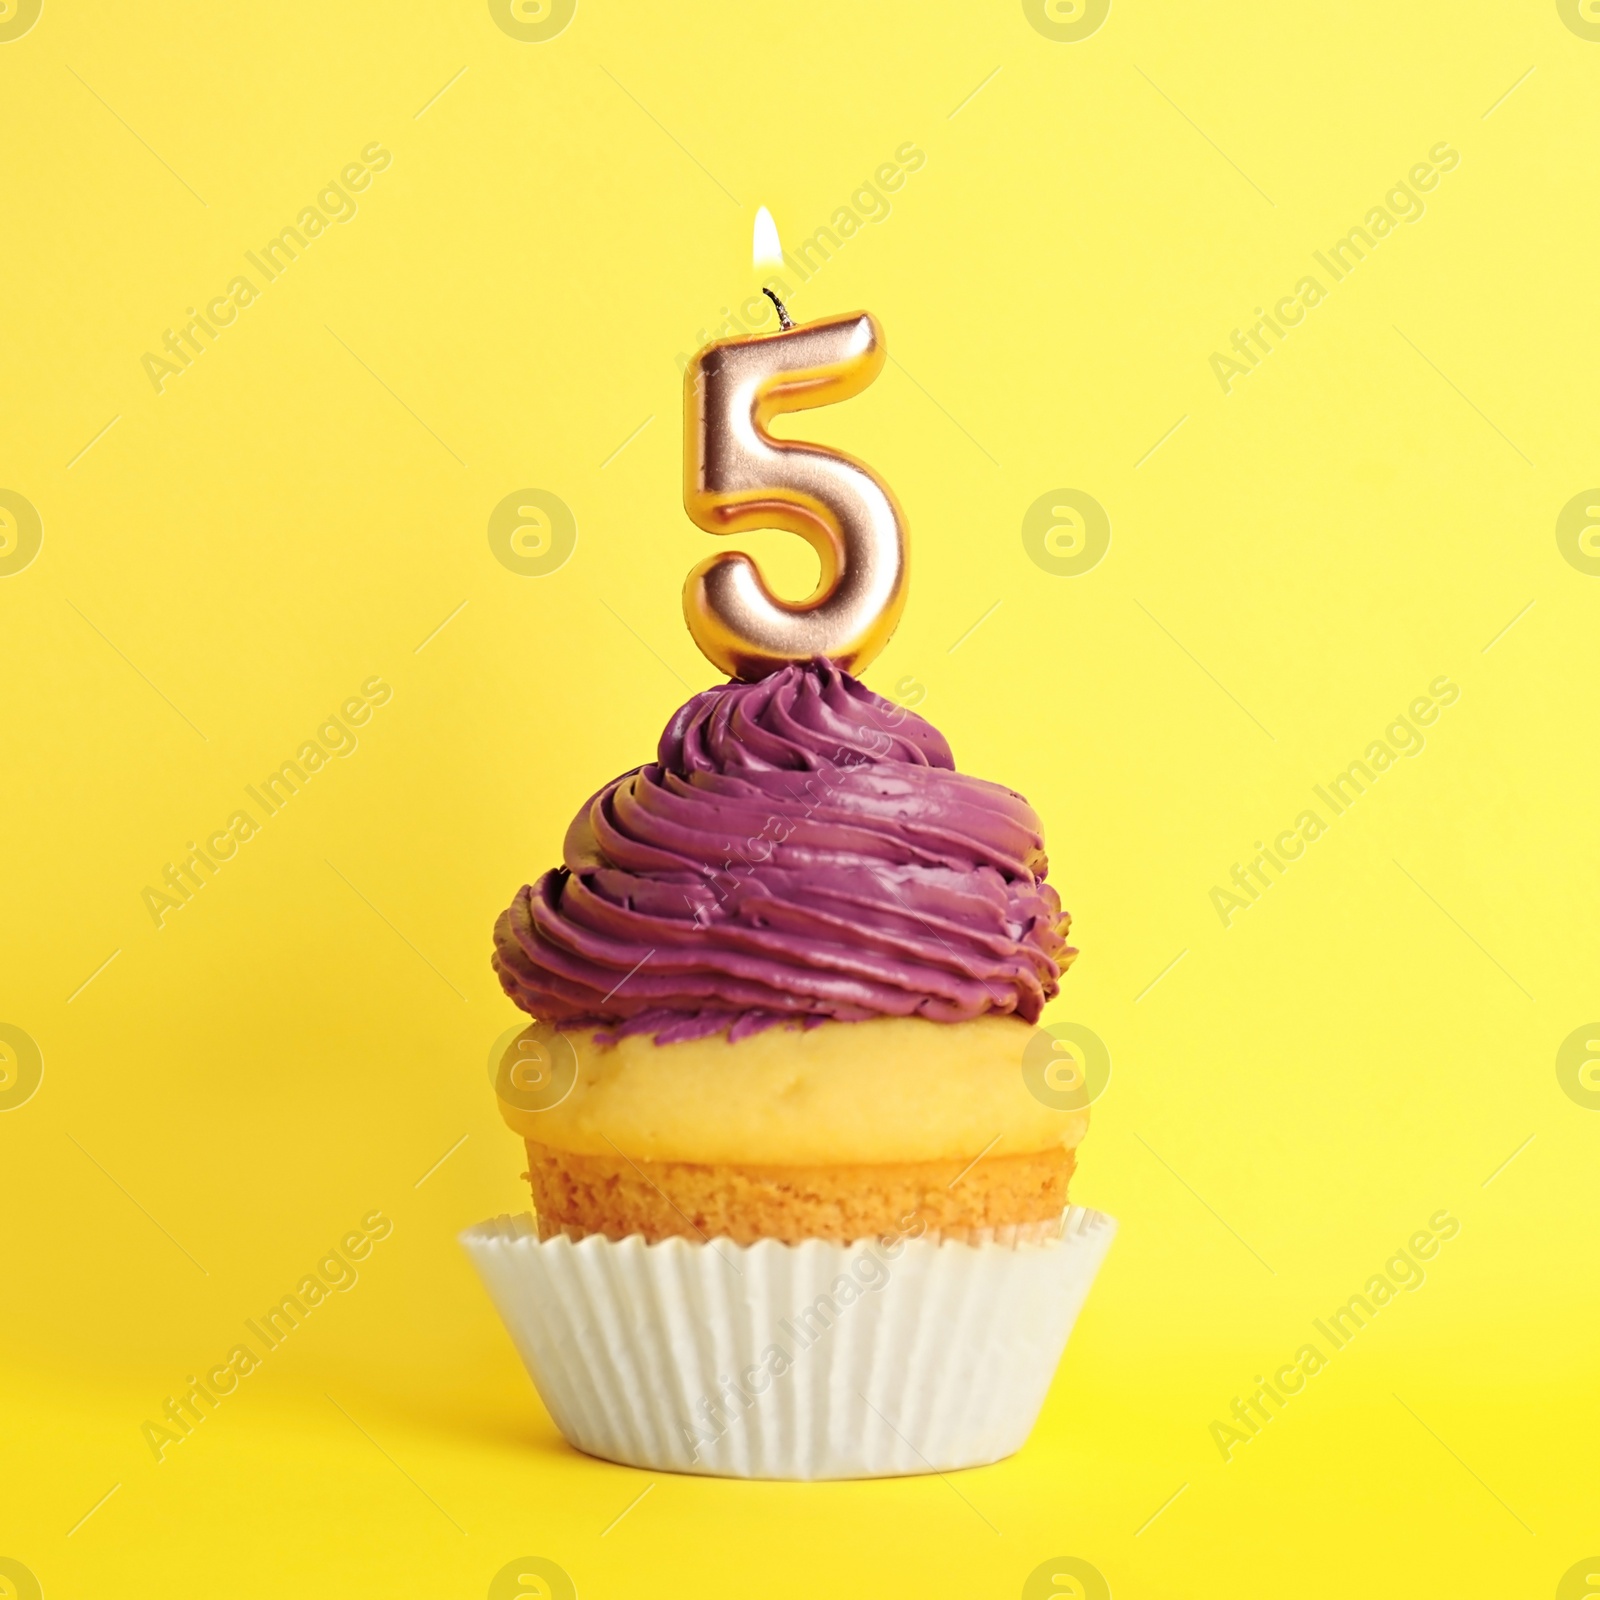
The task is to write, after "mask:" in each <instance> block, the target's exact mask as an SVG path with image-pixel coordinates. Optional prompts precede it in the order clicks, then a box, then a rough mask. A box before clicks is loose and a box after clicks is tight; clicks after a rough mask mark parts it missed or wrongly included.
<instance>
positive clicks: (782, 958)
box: [494, 661, 1077, 1043]
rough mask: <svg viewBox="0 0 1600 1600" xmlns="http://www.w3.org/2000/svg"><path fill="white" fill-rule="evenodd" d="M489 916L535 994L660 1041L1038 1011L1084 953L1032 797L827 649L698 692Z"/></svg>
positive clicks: (521, 986)
mask: <svg viewBox="0 0 1600 1600" xmlns="http://www.w3.org/2000/svg"><path fill="white" fill-rule="evenodd" d="M562 854H563V856H564V858H565V864H564V865H563V866H560V867H555V868H553V869H552V870H550V871H549V872H547V873H545V875H544V876H543V877H542V878H540V879H539V881H538V882H537V883H536V884H532V885H528V886H525V887H524V888H523V889H522V890H521V892H520V893H519V894H518V895H517V897H516V899H515V900H514V901H513V902H512V903H511V906H510V908H509V909H508V910H507V911H505V912H504V913H503V914H502V915H501V917H500V920H499V922H498V923H497V924H496V926H495V930H494V943H495V953H494V968H495V971H496V972H497V973H498V974H499V976H500V982H501V985H502V986H503V987H504V989H505V991H506V993H507V994H508V995H510V996H511V998H512V999H513V1000H515V1001H516V1003H517V1004H518V1005H519V1006H521V1007H522V1009H523V1010H524V1011H527V1012H529V1013H530V1014H532V1015H533V1016H535V1017H538V1018H539V1019H541V1020H542V1021H546V1022H553V1023H556V1024H558V1025H563V1026H568V1025H578V1024H604V1025H606V1026H607V1027H608V1029H609V1031H610V1032H612V1033H615V1034H624V1033H653V1034H654V1035H655V1036H656V1040H657V1042H658V1043H666V1042H670V1041H674V1040H680V1039H693V1038H699V1037H702V1036H704V1035H708V1034H713V1033H718V1032H721V1031H722V1030H724V1029H727V1030H728V1032H729V1037H730V1039H736V1038H738V1037H740V1036H741V1035H743V1034H746V1033H750V1032H754V1031H755V1030H756V1029H759V1028H763V1027H768V1026H770V1025H772V1024H773V1023H777V1022H783V1021H795V1020H800V1021H804V1022H807V1023H813V1022H821V1021H824V1020H827V1019H830V1018H832V1019H835V1020H838V1021H845V1022H854V1021H861V1020H863V1019H865V1018H868V1017H912V1016H914V1017H927V1018H930V1019H932V1020H933V1021H936V1022H961V1021H965V1020H966V1019H968V1018H971V1017H977V1016H981V1015H983V1014H984V1013H986V1012H995V1013H1000V1014H1006V1013H1012V1014H1015V1015H1016V1016H1018V1017H1021V1018H1023V1019H1024V1020H1025V1021H1028V1022H1033V1021H1036V1020H1037V1019H1038V1016H1039V1012H1040V1009H1041V1007H1042V1006H1043V1005H1044V1003H1045V1001H1046V1000H1048V999H1049V998H1050V997H1051V996H1052V995H1054V994H1055V993H1056V990H1057V988H1058V987H1059V980H1060V977H1061V973H1062V971H1063V970H1064V969H1065V968H1066V966H1067V965H1068V964H1069V963H1070V962H1071V960H1072V958H1073V956H1075V955H1076V954H1077V952H1076V951H1075V950H1073V949H1071V948H1070V947H1069V946H1068V944H1067V942H1066V933H1067V928H1068V925H1069V923H1070V920H1071V919H1070V918H1069V917H1068V916H1067V914H1066V913H1065V912H1063V911H1062V909H1061V901H1060V900H1059V898H1058V897H1057V895H1056V892H1055V890H1054V889H1052V888H1051V887H1050V886H1049V885H1048V884H1046V883H1045V881H1044V879H1045V873H1046V870H1047V862H1046V859H1045V854H1044V839H1043V836H1042V834H1041V832H1040V827H1039V819H1038V817H1037V816H1036V815H1035V814H1034V811H1033V808H1032V807H1031V806H1029V804H1028V803H1027V801H1026V800H1024V799H1023V798H1022V796H1021V795H1019V794H1015V793H1013V792H1012V791H1011V790H1010V789H1005V788H1002V787H1001V786H1000V785H999V784H994V783H986V782H984V781H983V780H982V779H981V778H971V777H967V776H966V775H965V774H963V773H959V772H957V771H956V770H955V761H954V758H953V757H952V756H951V754H950V747H949V745H947V744H946V743H945V741H944V738H943V736H942V735H941V734H939V733H938V732H937V730H935V729H934V728H933V727H932V726H931V725H930V724H928V723H926V722H924V721H923V720H922V718H921V717H918V716H916V715H914V714H913V713H911V712H909V711H907V710H905V709H904V708H902V707H900V706H896V705H895V704H894V703H893V702H891V701H888V700H885V699H883V698H882V697H881V696H880V695H876V694H874V693H873V692H872V691H871V690H870V689H868V688H866V687H865V685H863V684H861V683H859V682H857V680H856V679H854V678H852V677H851V676H850V675H849V674H848V673H845V672H841V671H839V670H838V669H837V668H836V667H834V666H831V665H830V664H829V663H827V662H825V661H816V662H813V663H810V664H808V665H804V666H790V667H785V668H784V669H783V670H782V671H779V672H775V673H773V674H772V675H771V676H770V677H766V678H763V679H761V680H760V681H759V682H757V683H726V684H722V685H720V686H719V687H717V688H715V689H708V690H706V692H705V693H704V694H697V695H696V696H695V697H694V698H693V699H692V700H690V701H689V703H688V704H687V705H685V706H683V707H682V708H681V709H680V710H679V711H678V712H677V714H676V715H675V716H674V717H673V718H672V721H671V722H670V723H668V724H667V727H666V730H665V732H663V734H662V735H661V744H660V747H659V749H658V751H657V755H656V760H655V761H654V762H652V763H651V764H650V765H648V766H643V767H639V768H637V769H636V770H634V771H632V772H627V773H624V774H623V775H622V776H621V777H620V778H615V779H613V780H612V781H611V782H610V783H608V784H607V785H606V786H605V788H603V789H602V790H600V792H599V793H598V794H596V795H595V796H594V797H593V798H592V799H590V800H589V801H588V802H587V803H586V804H585V805H584V806H583V808H582V810H580V811H579V813H578V815H577V817H576V818H575V819H574V820H573V823H572V826H571V827H570V828H569V829H568V830H567V837H566V842H565V845H564V847H563V851H562Z"/></svg>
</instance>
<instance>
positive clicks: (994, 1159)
mask: <svg viewBox="0 0 1600 1600" xmlns="http://www.w3.org/2000/svg"><path fill="white" fill-rule="evenodd" d="M525 1143H526V1145H527V1149H528V1171H527V1174H526V1176H527V1179H528V1183H529V1187H530V1189H531V1190H532V1193H533V1204H534V1208H535V1210H536V1211H537V1213H538V1217H539V1226H540V1230H541V1231H542V1232H544V1233H545V1234H546V1235H549V1234H553V1233H557V1232H563V1231H568V1230H571V1231H574V1232H579V1233H586V1234H602V1235H604V1236H605V1237H606V1238H609V1239H626V1238H628V1237H629V1236H630V1235H633V1234H639V1235H641V1236H642V1237H643V1238H644V1239H645V1240H646V1241H648V1242H651V1243H654V1242H655V1241H657V1240H661V1239H673V1238H682V1239H689V1240H694V1241H701V1240H707V1239H732V1240H734V1241H735V1242H736V1243H738V1244H753V1243H755V1242H756V1241H757V1240H759V1239H775V1240H779V1241H781V1242H784V1243H798V1242H799V1241H800V1240H802V1239H830V1240H837V1241H841V1242H844V1243H848V1242H850V1241H851V1240H855V1239H870V1238H878V1237H881V1236H884V1235H889V1234H906V1233H912V1234H917V1235H920V1234H921V1233H923V1232H924V1231H928V1232H937V1233H941V1234H960V1233H963V1232H968V1231H981V1230H989V1229H1005V1228H1012V1227H1017V1226H1023V1225H1027V1224H1032V1223H1037V1222H1044V1221H1048V1220H1050V1219H1052V1218H1057V1217H1059V1216H1060V1215H1061V1213H1062V1210H1063V1208H1064V1207H1065V1206H1066V1204H1067V1182H1068V1179H1069V1178H1070V1177H1071V1176H1072V1170H1073V1167H1074V1165H1075V1152H1074V1151H1072V1150H1067V1149H1063V1148H1060V1147H1057V1148H1055V1149H1050V1150H1036V1151H1027V1152H1024V1153H1022V1154H1018V1155H1000V1154H994V1155H986V1156H983V1157H981V1158H980V1159H978V1160H977V1161H973V1162H968V1163H966V1164H965V1165H964V1166H963V1164H962V1163H959V1162H954V1161H907V1162H889V1163H885V1164H882V1165H875V1166H799V1167H779V1166H746V1165H739V1164H735V1163H731V1162H719V1163H715V1164H700V1163H696V1162H689V1161H634V1160H632V1159H631V1158H630V1157H628V1156H625V1155H622V1154H620V1153H619V1154H617V1155H614V1156H596V1155H581V1154H578V1153H576V1152H573V1151H570V1150H557V1149H553V1148H552V1147H550V1146H549V1145H543V1144H539V1143H538V1142H536V1141H535V1140H533V1139H528V1140H526V1141H525Z"/></svg>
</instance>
